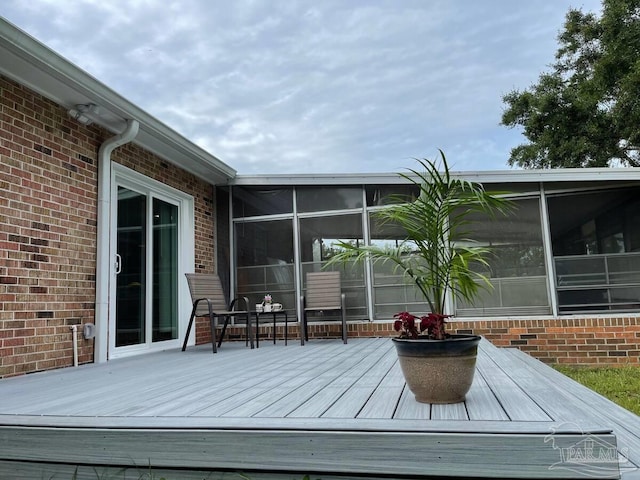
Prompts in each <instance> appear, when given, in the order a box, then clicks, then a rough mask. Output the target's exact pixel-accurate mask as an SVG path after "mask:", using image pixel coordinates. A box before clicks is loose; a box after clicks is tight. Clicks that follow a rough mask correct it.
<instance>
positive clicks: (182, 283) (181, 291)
mask: <svg viewBox="0 0 640 480" xmlns="http://www.w3.org/2000/svg"><path fill="white" fill-rule="evenodd" d="M111 175H112V176H111V202H110V203H111V212H110V217H111V221H110V235H109V258H111V259H113V261H111V262H110V264H109V280H110V281H109V322H108V323H109V329H108V330H109V333H108V335H107V336H108V339H107V338H101V339H99V341H102V342H104V343H105V345H104V346H106V350H107V358H108V359H113V358H118V357H124V356H130V355H137V354H142V353H148V352H154V351H159V350H166V349H168V348H177V347H179V346H180V345H181V343H182V339H183V338H184V335H185V333H186V329H187V322H188V317H189V314H190V312H191V297H190V294H189V290H188V287H187V282H186V280H184V278H185V277H184V274H185V273H188V272H192V271H193V265H194V263H195V253H194V252H195V245H194V199H193V197H192V196H191V195H188V194H186V193H184V192H182V191H180V190H177V189H175V188H173V187H170V186H168V185H165V184H163V183H161V182H158V181H156V180H153V179H151V178H149V177H146V176H144V175H142V174H140V173H138V172H136V171H134V170H131V169H130V168H127V167H124V166H122V165H119V164H117V163H114V164H113V166H112V173H111ZM118 186H123V187H125V188H128V189H131V190H134V191H137V192H139V193H142V194H146V195H148V196H150V197H157V198H159V199H160V200H163V201H166V202H169V203H171V204H174V205H176V206H177V207H178V222H179V227H178V279H177V282H178V338H176V339H173V340H167V341H163V342H151V341H150V339H148V340H147V342H146V343H144V344H140V345H129V346H124V347H116V346H115V325H116V315H115V314H116V308H115V301H116V260H115V259H116V253H117V251H116V249H117V217H118V215H117V208H118V198H117V193H118ZM192 337H193V336H192ZM193 341H194V340H193V338H192V339H191V343H193Z"/></svg>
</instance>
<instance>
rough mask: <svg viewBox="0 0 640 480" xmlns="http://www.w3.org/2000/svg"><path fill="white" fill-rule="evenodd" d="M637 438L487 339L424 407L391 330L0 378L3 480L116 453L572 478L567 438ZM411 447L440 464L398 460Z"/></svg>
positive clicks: (635, 450)
mask: <svg viewBox="0 0 640 480" xmlns="http://www.w3.org/2000/svg"><path fill="white" fill-rule="evenodd" d="M594 395H595V396H594ZM602 411H606V412H607V414H606V415H601V414H599V412H602ZM553 432H556V433H555V434H554V435H552V440H553V442H551V443H550V442H545V441H544V440H545V438H547V437H549V435H550V434H552V433H553ZM638 432H640V419H638V417H637V416H635V415H633V414H631V413H630V412H627V411H626V410H624V409H621V408H620V407H617V406H615V405H614V404H612V403H611V402H609V401H608V400H606V399H604V398H602V397H600V396H597V394H595V393H594V392H591V391H590V390H588V389H586V388H584V387H582V386H580V385H578V384H575V382H572V381H571V380H570V379H567V378H566V377H564V376H563V375H561V374H559V373H558V372H555V371H554V370H552V369H550V368H549V367H547V366H545V365H544V364H542V363H541V362H538V361H537V360H535V359H532V358H531V357H529V356H527V355H526V354H523V353H522V352H519V351H513V350H510V349H497V348H496V347H494V346H492V345H491V344H489V343H488V342H486V341H483V342H482V343H481V349H480V355H479V358H478V367H477V372H476V377H475V379H474V383H473V385H472V388H471V390H470V392H469V394H468V396H467V400H466V401H465V402H464V403H458V404H451V405H429V404H422V403H418V402H416V401H415V399H414V397H413V394H411V392H409V391H408V389H406V386H405V384H404V380H403V378H402V374H401V371H400V367H399V364H398V361H397V357H396V354H395V349H394V348H393V346H392V343H391V342H390V341H389V340H388V339H384V338H381V339H352V340H350V341H349V344H347V345H344V344H342V342H340V341H333V340H314V341H312V342H309V343H307V344H306V345H305V346H300V345H297V342H291V343H290V344H289V345H288V346H286V347H285V346H284V344H283V342H279V343H278V344H276V345H273V344H272V343H271V342H264V343H263V344H262V345H261V347H260V348H259V349H254V350H251V349H248V348H245V347H244V342H231V343H224V344H223V346H222V348H221V349H220V351H219V353H218V354H216V355H213V354H212V353H211V350H210V346H206V345H205V346H202V347H192V348H189V349H188V350H187V351H186V352H180V351H177V350H176V351H173V350H172V351H166V352H158V353H153V354H149V355H146V356H144V357H135V358H124V359H119V360H114V361H111V362H109V363H106V364H100V365H86V366H81V367H78V368H71V369H65V370H58V371H51V372H42V373H37V374H32V375H28V376H24V377H16V378H9V379H5V380H0V452H2V453H1V454H0V477H2V475H3V472H8V471H10V470H9V469H10V468H12V467H11V465H13V466H16V465H20V466H21V467H20V468H24V470H25V471H31V470H32V469H33V468H34V467H33V465H32V462H33V461H35V458H36V457H37V458H38V460H37V461H38V462H43V463H42V465H43V468H44V466H46V465H48V466H49V467H50V468H53V465H54V464H58V465H59V466H60V468H62V467H63V466H64V465H66V466H67V467H68V466H69V465H73V464H74V462H75V463H76V464H79V463H86V462H87V461H89V462H93V463H94V464H95V465H101V466H107V465H109V464H110V463H109V462H111V463H113V462H114V461H115V460H114V459H117V460H118V461H122V462H125V463H123V465H127V463H126V462H127V461H135V462H138V463H137V464H136V465H140V464H143V465H147V464H148V463H149V462H151V463H152V464H153V465H154V466H155V467H157V468H158V469H160V470H159V471H165V470H166V471H172V469H182V468H184V469H187V470H186V471H188V470H189V469H195V468H205V469H207V468H212V469H213V468H214V467H215V468H222V467H224V468H230V469H236V470H243V469H244V470H247V471H248V472H249V476H250V477H251V478H256V479H260V478H271V477H268V476H269V475H274V473H273V472H281V474H282V475H283V477H282V478H288V477H284V475H285V473H286V474H287V475H288V474H289V473H291V472H293V473H296V472H297V473H299V475H298V478H301V477H302V476H303V474H304V473H306V472H319V473H322V475H318V477H320V476H321V477H322V478H323V479H324V478H327V479H333V478H335V479H337V478H343V477H342V476H344V475H347V476H348V475H356V474H366V475H369V476H371V478H374V477H375V475H380V476H384V475H393V476H394V478H403V476H404V475H406V476H411V475H425V474H429V475H453V476H464V475H466V476H471V477H473V476H485V477H499V478H545V477H549V476H550V475H553V476H554V477H558V478H563V477H567V478H568V477H570V476H573V475H575V472H571V471H569V470H567V469H565V470H562V468H561V469H560V470H558V469H555V470H553V471H551V470H549V466H551V465H552V464H553V463H554V462H556V461H558V460H559V459H560V458H561V457H560V455H559V452H560V451H559V450H557V449H556V447H557V448H559V447H561V446H567V447H571V446H572V445H575V444H578V443H579V442H581V441H584V440H590V439H595V440H597V441H599V442H602V443H603V444H604V445H613V446H615V445H616V442H617V441H618V442H620V448H619V450H621V451H622V450H623V449H626V450H624V451H625V453H626V454H627V455H628V456H629V457H630V458H631V462H635V463H636V464H638V463H640V461H639V460H640V459H639V457H640V439H638ZM203 442H204V443H203ZM178 444H179V445H178ZM420 445H422V447H420ZM214 446H215V447H216V449H214V448H213V447H214ZM415 448H419V449H420V448H422V449H425V448H427V449H430V451H433V452H434V454H435V455H437V457H438V458H439V459H440V460H439V461H438V462H428V463H425V462H424V461H423V460H419V461H416V462H415V463H413V462H402V466H401V467H398V463H399V462H397V458H401V457H402V456H403V455H404V452H405V451H406V450H407V449H415ZM41 450H42V451H41ZM45 450H46V451H45ZM214 450H215V451H214ZM249 450H250V451H251V452H252V456H251V457H248V456H247V451H249ZM205 451H206V452H207V455H203V452H205ZM105 452H108V455H107V454H106V453H105ZM345 452H348V454H346V455H345V454H344V453H345ZM118 455H122V456H124V455H126V456H128V457H129V460H125V459H122V458H120V457H118ZM107 456H108V457H109V458H107ZM292 458H293V459H294V460H292ZM87 459H88V460H87ZM140 462H142V463H140ZM633 465H634V464H633V463H629V465H628V466H629V470H628V471H627V472H625V480H626V479H627V478H629V479H631V478H632V476H631V475H633V474H634V472H632V471H631V468H632V467H633ZM588 467H589V465H583V466H582V467H580V468H588ZM132 468H133V467H132ZM265 472H271V473H265ZM617 472H618V470H617V465H616V469H615V471H614V469H613V468H612V469H610V470H608V471H607V472H605V474H604V475H603V478H617V477H618V474H617ZM138 474H139V470H138ZM46 478H48V476H46ZM131 478H139V475H138V477H131ZM185 478H186V477H185ZM293 478H295V476H294V477H293Z"/></svg>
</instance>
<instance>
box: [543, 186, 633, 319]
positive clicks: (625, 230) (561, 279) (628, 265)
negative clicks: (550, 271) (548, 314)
mask: <svg viewBox="0 0 640 480" xmlns="http://www.w3.org/2000/svg"><path fill="white" fill-rule="evenodd" d="M547 203H548V207H549V224H550V228H551V240H552V245H553V257H554V263H555V273H556V286H557V294H558V308H559V311H560V312H565V313H573V312H580V311H609V310H636V309H637V308H638V307H640V188H637V187H634V188H620V189H614V190H601V191H591V192H582V193H571V194H563V195H555V196H552V197H549V199H548V201H547Z"/></svg>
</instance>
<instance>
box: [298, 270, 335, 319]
mask: <svg viewBox="0 0 640 480" xmlns="http://www.w3.org/2000/svg"><path fill="white" fill-rule="evenodd" d="M341 294H342V287H341V284H340V272H310V273H307V291H306V295H305V301H306V308H307V309H310V310H311V309H314V310H318V309H323V308H324V309H327V310H339V309H340V308H341V307H340V305H341V301H340V296H341Z"/></svg>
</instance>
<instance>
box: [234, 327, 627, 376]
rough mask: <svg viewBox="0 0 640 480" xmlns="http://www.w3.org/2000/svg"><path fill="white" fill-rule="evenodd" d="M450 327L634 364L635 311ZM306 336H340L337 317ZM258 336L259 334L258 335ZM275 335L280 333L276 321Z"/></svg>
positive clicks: (379, 332) (546, 358) (512, 343)
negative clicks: (630, 313)
mask: <svg viewBox="0 0 640 480" xmlns="http://www.w3.org/2000/svg"><path fill="white" fill-rule="evenodd" d="M348 328H349V338H353V337H372V336H375V337H392V336H395V335H396V332H394V331H393V324H392V323H391V322H354V323H349V325H348ZM448 330H449V331H450V332H451V333H474V334H477V335H483V336H484V337H486V338H487V339H488V340H490V341H491V342H492V343H493V344H494V345H497V346H499V347H514V348H519V349H520V350H523V351H525V352H527V353H529V354H531V355H533V356H534V357H536V358H538V359H540V360H542V361H543V362H546V363H567V364H575V365H590V366H602V365H607V366H616V365H627V364H631V365H640V317H638V316H620V317H593V318H576V317H566V318H555V319H544V320H542V319H541V320H536V319H508V320H506V319H505V320H475V321H452V322H450V324H449V326H448ZM260 333H261V335H262V336H264V337H265V338H273V337H272V334H273V333H272V327H270V326H268V325H263V324H261V326H260ZM229 334H230V338H231V339H234V340H241V339H244V329H242V328H232V329H230V330H229ZM298 335H299V330H298V325H297V323H295V322H290V323H289V339H290V340H291V339H293V340H292V341H293V342H294V343H295V342H298V341H299V336H298ZM309 336H310V338H312V339H319V338H336V339H339V338H341V334H340V324H339V322H332V323H324V324H322V323H312V324H309ZM261 338H262V337H261ZM277 338H280V339H282V338H284V326H283V325H281V324H278V326H277Z"/></svg>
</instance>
